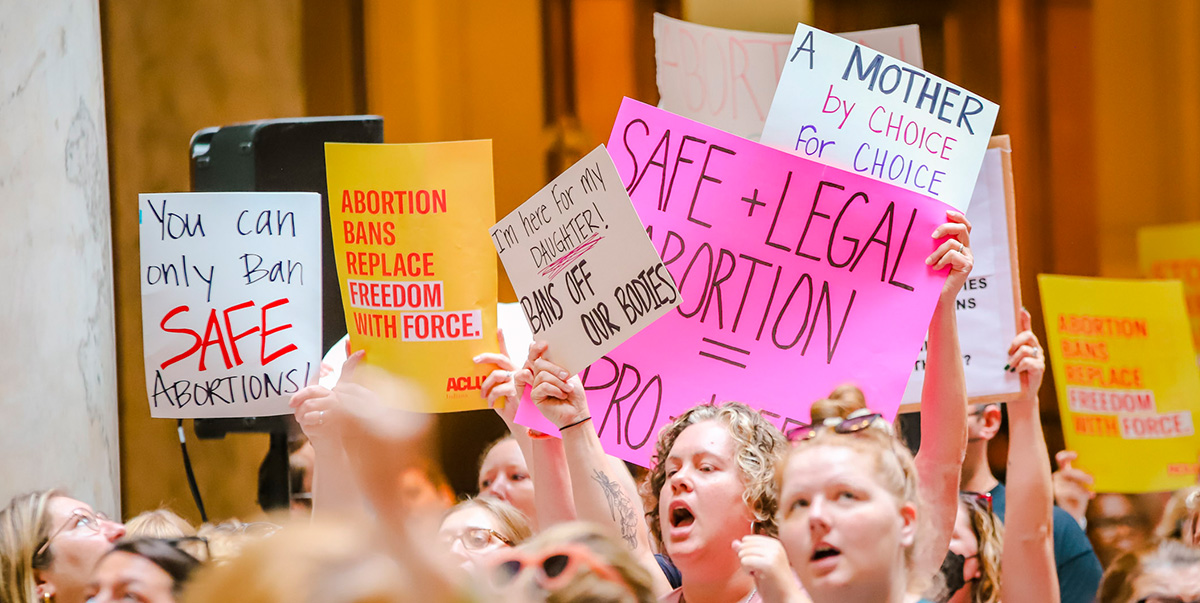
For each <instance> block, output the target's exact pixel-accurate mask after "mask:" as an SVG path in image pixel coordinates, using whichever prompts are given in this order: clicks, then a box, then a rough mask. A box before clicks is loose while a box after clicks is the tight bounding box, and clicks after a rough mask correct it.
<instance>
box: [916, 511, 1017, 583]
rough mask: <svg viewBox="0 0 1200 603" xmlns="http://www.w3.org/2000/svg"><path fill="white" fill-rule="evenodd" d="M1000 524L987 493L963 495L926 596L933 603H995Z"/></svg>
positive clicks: (1001, 549) (1000, 544) (1001, 531)
mask: <svg viewBox="0 0 1200 603" xmlns="http://www.w3.org/2000/svg"><path fill="white" fill-rule="evenodd" d="M1003 550H1004V524H1003V523H1002V522H1001V521H1000V518H998V517H996V514H995V513H993V512H992V501H991V497H990V496H989V495H987V494H976V493H974V492H963V493H962V494H961V495H960V499H959V503H958V517H957V521H956V522H955V524H954V534H953V535H952V536H951V538H950V552H949V553H948V554H947V555H946V562H945V563H944V564H943V565H942V571H941V573H940V574H939V575H938V576H937V577H936V579H935V581H934V586H933V588H931V589H930V590H929V591H927V594H928V596H929V598H930V599H933V600H934V601H949V602H952V603H997V602H998V601H999V600H1000V553H1001V551H1003Z"/></svg>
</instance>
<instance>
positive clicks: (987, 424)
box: [979, 404, 1004, 440]
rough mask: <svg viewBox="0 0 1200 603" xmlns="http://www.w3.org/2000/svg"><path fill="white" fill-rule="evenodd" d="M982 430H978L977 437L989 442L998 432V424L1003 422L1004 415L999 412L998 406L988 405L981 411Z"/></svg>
mask: <svg viewBox="0 0 1200 603" xmlns="http://www.w3.org/2000/svg"><path fill="white" fill-rule="evenodd" d="M982 419H983V428H982V429H980V430H979V431H980V433H979V435H980V436H981V437H982V438H983V439H985V440H991V439H992V438H994V437H996V434H997V433H999V432H1000V424H1001V423H1002V422H1003V420H1004V415H1003V414H1002V411H1001V410H1000V405H999V404H989V405H987V407H985V408H984V409H983V417H982Z"/></svg>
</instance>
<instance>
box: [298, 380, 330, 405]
mask: <svg viewBox="0 0 1200 603" xmlns="http://www.w3.org/2000/svg"><path fill="white" fill-rule="evenodd" d="M329 393H330V392H329V390H328V389H325V388H324V387H321V386H320V385H310V386H308V387H306V388H304V389H302V390H300V391H298V392H296V393H294V394H292V399H291V400H288V406H290V407H292V408H299V406H300V405H301V404H304V403H305V402H306V401H308V400H311V399H313V398H321V397H324V396H328V395H329Z"/></svg>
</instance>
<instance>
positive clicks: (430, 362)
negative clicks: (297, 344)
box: [325, 140, 496, 412]
mask: <svg viewBox="0 0 1200 603" xmlns="http://www.w3.org/2000/svg"><path fill="white" fill-rule="evenodd" d="M325 166H326V170H327V172H328V181H329V215H330V221H331V222H332V227H333V249H334V257H335V259H336V263H337V268H338V280H339V282H340V285H341V288H342V306H343V308H344V309H345V312H346V325H347V327H348V330H349V331H350V344H351V347H352V348H353V349H355V350H359V349H365V350H366V351H367V357H366V360H365V361H366V363H367V364H370V365H374V366H377V367H380V368H383V369H387V370H388V371H391V372H392V373H395V374H399V375H405V376H407V377H410V378H412V379H414V380H415V381H417V382H418V383H419V384H420V385H421V387H422V389H423V390H424V391H425V394H426V396H427V398H428V399H427V400H426V403H427V405H425V406H421V407H420V408H415V409H413V410H420V411H427V412H450V411H458V410H471V409H478V408H484V407H486V403H485V402H484V401H483V400H482V399H481V398H480V397H479V390H480V386H481V385H482V384H483V379H484V378H485V377H486V375H487V374H488V372H490V371H489V369H488V367H477V366H475V364H474V363H473V362H472V361H471V359H472V358H473V357H474V356H476V355H478V354H480V353H483V352H490V351H494V350H495V347H496V343H495V342H496V262H495V260H494V259H493V258H492V256H491V253H490V249H491V241H490V240H489V239H488V235H487V229H488V227H490V226H491V225H492V223H493V222H495V215H496V214H495V198H494V194H493V189H492V144H491V141H489V140H475V141H465V142H441V143H428V144H344V143H326V145H325Z"/></svg>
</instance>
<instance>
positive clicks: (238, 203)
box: [138, 193, 321, 419]
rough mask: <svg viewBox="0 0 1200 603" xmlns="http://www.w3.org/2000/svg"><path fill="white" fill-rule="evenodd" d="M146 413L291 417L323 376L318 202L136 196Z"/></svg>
mask: <svg viewBox="0 0 1200 603" xmlns="http://www.w3.org/2000/svg"><path fill="white" fill-rule="evenodd" d="M138 221H139V226H138V242H139V245H140V247H141V281H142V342H143V347H144V351H145V361H146V390H147V392H149V395H150V416H152V417H162V418H171V419H208V418H216V417H262V416H271V415H282V414H290V413H291V410H290V409H289V408H288V399H289V398H291V396H292V394H294V393H296V392H297V391H300V389H301V388H303V387H304V386H306V385H308V382H309V380H310V379H315V378H316V376H317V375H318V374H319V372H320V367H319V365H320V358H321V196H320V195H318V194H316V193H162V194H143V195H138Z"/></svg>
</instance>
